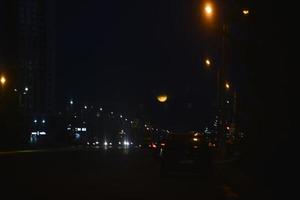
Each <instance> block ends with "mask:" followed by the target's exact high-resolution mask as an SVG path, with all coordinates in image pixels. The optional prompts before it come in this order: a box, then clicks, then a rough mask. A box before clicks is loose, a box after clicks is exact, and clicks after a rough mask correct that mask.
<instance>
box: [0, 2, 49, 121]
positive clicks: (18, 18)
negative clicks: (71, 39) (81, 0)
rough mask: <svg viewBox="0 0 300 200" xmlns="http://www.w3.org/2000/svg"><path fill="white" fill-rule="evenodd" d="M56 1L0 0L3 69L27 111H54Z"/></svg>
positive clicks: (43, 114) (41, 113) (40, 114)
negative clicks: (54, 3)
mask: <svg viewBox="0 0 300 200" xmlns="http://www.w3.org/2000/svg"><path fill="white" fill-rule="evenodd" d="M53 2H54V1H53V0H1V2H0V71H4V72H5V73H7V74H9V75H8V76H9V77H10V82H11V83H13V84H12V85H13V86H12V87H13V88H12V89H13V90H14V91H15V92H17V93H18V95H19V105H20V106H21V107H23V108H24V110H25V113H27V114H28V115H29V116H32V117H36V118H44V117H47V116H49V115H51V114H53V113H54V111H55V103H54V101H55V99H54V88H55V85H54V84H55V80H54V79H55V55H54V46H53V45H54V41H53V40H54V5H53Z"/></svg>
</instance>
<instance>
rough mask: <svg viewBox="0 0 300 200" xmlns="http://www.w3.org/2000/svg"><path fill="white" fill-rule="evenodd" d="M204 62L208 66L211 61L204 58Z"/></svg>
mask: <svg viewBox="0 0 300 200" xmlns="http://www.w3.org/2000/svg"><path fill="white" fill-rule="evenodd" d="M205 64H206V66H208V67H209V66H210V64H211V62H210V60H209V59H208V58H207V59H206V60H205Z"/></svg>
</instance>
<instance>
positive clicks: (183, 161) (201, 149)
mask: <svg viewBox="0 0 300 200" xmlns="http://www.w3.org/2000/svg"><path fill="white" fill-rule="evenodd" d="M179 171H181V172H193V173H195V172H196V173H200V174H202V175H210V173H211V171H212V162H211V153H210V150H209V148H208V144H207V141H206V140H205V137H204V136H203V134H201V133H195V132H189V133H182V134H178V133H172V134H170V135H169V136H168V137H167V138H166V139H165V146H164V148H163V149H162V155H161V174H162V175H163V176H165V175H168V174H170V173H172V172H179Z"/></svg>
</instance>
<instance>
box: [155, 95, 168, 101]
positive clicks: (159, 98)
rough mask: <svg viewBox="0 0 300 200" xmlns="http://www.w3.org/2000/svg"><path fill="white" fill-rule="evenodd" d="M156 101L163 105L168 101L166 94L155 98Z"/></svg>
mask: <svg viewBox="0 0 300 200" xmlns="http://www.w3.org/2000/svg"><path fill="white" fill-rule="evenodd" d="M156 99H157V101H159V102H160V103H165V102H166V101H167V100H168V96H167V95H166V94H162V95H159V96H157V98H156Z"/></svg>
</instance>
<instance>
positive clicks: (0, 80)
mask: <svg viewBox="0 0 300 200" xmlns="http://www.w3.org/2000/svg"><path fill="white" fill-rule="evenodd" d="M0 82H1V86H2V87H3V86H4V85H5V83H6V78H5V76H4V75H1V78H0Z"/></svg>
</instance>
